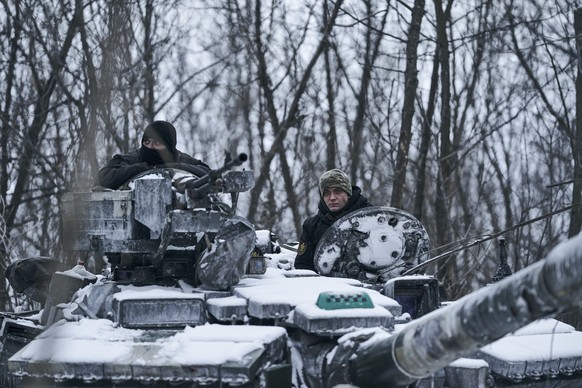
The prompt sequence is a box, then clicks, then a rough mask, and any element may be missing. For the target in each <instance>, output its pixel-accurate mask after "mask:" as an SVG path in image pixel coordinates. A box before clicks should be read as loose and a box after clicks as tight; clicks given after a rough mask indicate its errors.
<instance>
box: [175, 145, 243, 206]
mask: <svg viewBox="0 0 582 388" xmlns="http://www.w3.org/2000/svg"><path fill="white" fill-rule="evenodd" d="M247 159H248V157H247V154H245V153H242V154H239V155H238V156H237V157H236V158H235V159H232V160H228V161H227V162H226V163H225V164H224V166H222V167H221V168H219V169H217V170H211V171H210V172H209V173H208V174H206V175H204V176H203V177H200V179H196V180H191V181H189V182H187V183H186V185H185V186H186V190H187V195H188V197H190V198H192V199H203V198H204V197H205V196H206V195H208V193H209V192H211V191H212V190H213V189H215V188H216V187H219V186H220V185H221V184H223V182H222V181H221V178H222V176H223V173H225V172H226V171H228V170H231V169H232V168H233V167H236V166H240V165H241V164H243V163H244V162H246V161H247ZM246 181H247V180H246V179H244V178H241V177H237V178H236V179H231V178H230V177H229V176H227V177H225V182H226V184H227V186H226V187H223V188H222V190H221V191H222V192H234V191H238V190H236V188H237V187H239V185H240V183H243V182H246ZM233 183H234V185H233ZM248 189H250V188H247V189H246V190H248ZM246 190H245V191H246Z"/></svg>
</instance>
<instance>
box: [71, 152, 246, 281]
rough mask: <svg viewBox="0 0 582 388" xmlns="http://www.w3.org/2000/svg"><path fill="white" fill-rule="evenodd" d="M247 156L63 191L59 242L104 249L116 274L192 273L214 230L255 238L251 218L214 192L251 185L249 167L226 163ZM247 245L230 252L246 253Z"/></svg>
mask: <svg viewBox="0 0 582 388" xmlns="http://www.w3.org/2000/svg"><path fill="white" fill-rule="evenodd" d="M246 160H247V155H246V154H244V153H243V154H240V155H238V156H237V157H236V158H235V159H233V160H230V161H227V162H226V163H225V164H224V166H222V167H221V168H219V169H216V170H211V171H210V172H209V173H208V174H207V175H205V176H202V177H199V178H198V177H196V176H194V175H191V174H189V173H186V172H183V173H180V174H178V173H177V170H174V169H172V168H171V166H170V168H161V169H156V170H150V171H148V172H147V173H142V174H140V175H138V176H136V177H134V178H132V180H131V184H126V185H125V187H127V190H117V191H93V192H90V193H67V194H65V195H64V197H63V209H62V213H63V224H64V232H65V233H64V236H65V239H64V245H65V249H67V250H70V251H77V252H98V253H103V254H105V255H106V256H107V258H108V260H109V262H110V263H111V266H112V270H113V271H114V275H115V276H114V277H115V280H117V281H125V282H128V283H132V284H155V283H160V282H164V280H168V281H173V280H172V279H176V278H178V277H186V278H191V279H195V276H196V274H195V273H194V271H195V270H194V268H195V261H196V260H197V258H198V256H200V255H201V254H202V253H203V252H202V251H203V250H204V249H205V248H208V247H209V246H208V245H209V244H208V242H209V241H210V239H211V238H212V237H213V236H222V237H223V239H228V238H235V237H236V236H238V235H244V236H245V240H249V241H250V240H251V235H252V239H253V243H254V229H253V227H252V225H251V224H250V223H249V222H248V221H246V220H244V219H242V218H241V217H236V216H235V215H234V213H235V210H236V207H235V206H233V207H232V208H229V207H228V205H226V204H225V203H224V202H222V201H221V200H220V199H219V198H218V195H217V194H218V193H231V194H238V193H239V192H243V191H247V190H250V189H251V188H252V187H253V186H254V176H253V173H252V171H248V170H247V171H232V168H234V167H236V166H240V165H241V164H242V163H244V162H245V161H246ZM178 175H180V177H179V178H178ZM184 178H187V179H184ZM180 179H184V181H183V182H180ZM184 182H185V183H184ZM233 198H234V197H233ZM233 202H234V204H235V205H236V203H235V201H233ZM225 234H227V235H228V236H226V235H225ZM205 236H206V237H205ZM209 236H210V238H209ZM203 239H207V240H208V241H206V242H204V241H202V240H203ZM247 245H248V244H242V246H240V247H237V248H236V249H235V252H231V253H232V254H234V255H235V256H236V255H240V256H245V255H247V254H250V251H249V252H246V250H247ZM251 249H252V248H251ZM239 251H240V252H239ZM243 251H244V252H243Z"/></svg>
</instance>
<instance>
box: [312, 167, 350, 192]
mask: <svg viewBox="0 0 582 388" xmlns="http://www.w3.org/2000/svg"><path fill="white" fill-rule="evenodd" d="M331 187H338V188H340V189H342V190H343V191H345V192H346V193H348V195H349V196H350V197H351V196H352V182H351V181H350V178H349V177H348V176H347V175H346V173H345V172H343V171H342V170H338V169H337V168H334V169H333V170H329V171H326V172H324V173H323V175H321V178H319V192H320V193H321V196H322V197H323V192H324V191H325V190H326V189H329V188H331Z"/></svg>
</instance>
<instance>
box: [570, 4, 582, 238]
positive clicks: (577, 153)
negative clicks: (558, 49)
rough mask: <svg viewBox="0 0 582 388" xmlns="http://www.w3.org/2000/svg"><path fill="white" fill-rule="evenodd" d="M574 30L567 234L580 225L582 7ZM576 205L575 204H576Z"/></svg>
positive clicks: (581, 220) (581, 197)
mask: <svg viewBox="0 0 582 388" xmlns="http://www.w3.org/2000/svg"><path fill="white" fill-rule="evenodd" d="M574 30H575V32H576V52H577V54H578V72H577V73H576V132H575V133H574V139H573V143H574V147H573V150H572V152H573V153H574V177H573V178H574V179H573V180H574V184H573V187H572V204H573V205H574V207H573V208H572V212H571V214H570V230H569V233H568V234H569V236H570V237H574V236H575V235H577V234H578V233H579V232H580V226H581V225H582V206H580V202H581V201H582V8H578V9H577V10H576V12H574ZM576 205H577V206H576Z"/></svg>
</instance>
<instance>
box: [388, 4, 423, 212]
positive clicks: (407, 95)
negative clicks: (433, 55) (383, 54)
mask: <svg viewBox="0 0 582 388" xmlns="http://www.w3.org/2000/svg"><path fill="white" fill-rule="evenodd" d="M423 16H424V0H414V8H412V15H411V18H410V27H409V29H408V42H407V44H406V70H405V71H404V101H403V103H402V125H401V127H400V139H399V140H398V156H397V159H396V170H395V171H394V182H393V187H394V188H393V189H392V200H391V205H392V206H394V207H397V208H403V207H404V206H403V203H402V196H403V193H404V185H405V184H406V167H407V166H408V152H409V149H410V140H411V139H412V120H413V119H414V101H415V98H416V88H417V87H418V70H417V69H416V61H417V59H418V54H417V49H418V42H419V39H420V26H421V24H422V17H423ZM421 157H422V156H421Z"/></svg>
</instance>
